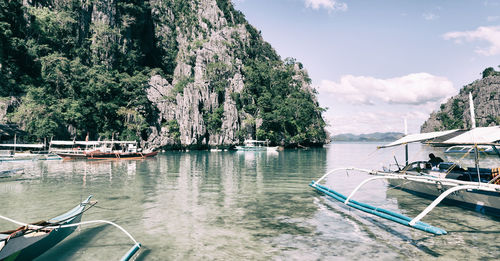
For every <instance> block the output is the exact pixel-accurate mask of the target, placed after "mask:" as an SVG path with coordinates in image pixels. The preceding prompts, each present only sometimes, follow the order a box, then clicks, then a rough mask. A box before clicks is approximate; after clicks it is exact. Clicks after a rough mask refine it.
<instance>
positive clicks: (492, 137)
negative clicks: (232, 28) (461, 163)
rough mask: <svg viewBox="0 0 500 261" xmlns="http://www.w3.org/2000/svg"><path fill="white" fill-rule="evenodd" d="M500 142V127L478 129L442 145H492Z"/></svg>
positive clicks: (446, 141)
mask: <svg viewBox="0 0 500 261" xmlns="http://www.w3.org/2000/svg"><path fill="white" fill-rule="evenodd" d="M499 140H500V126H492V127H478V128H475V129H472V130H470V131H467V132H465V133H463V134H460V135H458V136H456V137H454V138H451V139H449V140H445V141H443V142H441V143H442V144H450V145H452V144H460V145H473V144H492V143H496V142H497V141H499Z"/></svg>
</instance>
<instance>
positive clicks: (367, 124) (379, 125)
mask: <svg viewBox="0 0 500 261" xmlns="http://www.w3.org/2000/svg"><path fill="white" fill-rule="evenodd" d="M325 117H326V120H327V122H329V123H330V125H329V126H327V129H328V131H329V132H330V133H332V134H333V135H337V134H342V133H353V134H368V133H374V132H404V119H405V118H406V119H407V123H408V132H409V133H418V132H420V126H421V125H422V123H423V122H424V121H425V120H427V119H428V118H429V114H428V113H422V112H420V111H417V110H414V111H404V110H398V109H394V110H377V111H353V112H352V113H349V114H329V115H325Z"/></svg>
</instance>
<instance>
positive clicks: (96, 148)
mask: <svg viewBox="0 0 500 261" xmlns="http://www.w3.org/2000/svg"><path fill="white" fill-rule="evenodd" d="M50 144H51V146H50V149H51V151H52V152H54V153H56V154H57V155H58V156H60V157H62V158H63V159H90V160H100V159H144V158H149V157H154V156H156V155H157V154H158V151H152V152H143V151H142V150H141V149H138V148H137V141H114V140H111V141H57V140H55V141H51V143H50ZM54 146H59V148H57V147H54ZM61 147H62V148H61ZM115 147H119V148H120V149H115Z"/></svg>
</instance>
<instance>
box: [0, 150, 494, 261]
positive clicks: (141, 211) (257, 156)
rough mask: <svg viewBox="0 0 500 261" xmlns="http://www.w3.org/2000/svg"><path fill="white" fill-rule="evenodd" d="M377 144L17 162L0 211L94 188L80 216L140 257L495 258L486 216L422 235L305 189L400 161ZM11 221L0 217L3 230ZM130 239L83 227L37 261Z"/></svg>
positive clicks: (401, 204)
mask: <svg viewBox="0 0 500 261" xmlns="http://www.w3.org/2000/svg"><path fill="white" fill-rule="evenodd" d="M376 146H377V144H353V143H346V144H334V145H331V146H328V147H326V148H324V149H311V150H287V151H284V152H276V153H266V152H243V153H240V152H230V151H221V152H208V151H198V152H197V151H193V152H189V153H182V152H167V153H161V154H159V155H158V156H157V157H156V158H152V159H147V160H138V161H114V160H113V161H95V162H90V161H89V162H87V161H45V162H42V161H39V162H30V163H23V164H22V165H21V166H23V167H24V168H25V170H26V172H27V173H28V174H27V176H26V177H25V178H24V179H21V180H14V181H8V182H0V195H1V196H2V203H1V204H0V214H2V215H7V216H10V217H13V218H15V219H19V220H21V221H32V220H40V219H43V218H50V217H52V216H54V215H57V214H60V213H61V212H64V211H65V210H66V209H67V208H70V207H72V206H74V203H75V202H78V201H79V200H80V199H81V198H83V197H86V196H87V195H89V194H93V195H94V197H95V199H97V200H99V204H98V205H97V207H95V208H93V209H91V210H90V211H88V212H87V213H85V215H84V218H83V219H84V220H92V219H107V220H112V221H115V222H117V223H118V224H120V225H122V226H124V227H125V228H126V229H127V230H128V231H129V232H131V233H132V234H133V235H134V236H135V237H136V238H137V239H138V240H139V241H141V243H143V245H144V249H143V250H142V251H143V252H142V254H141V255H140V258H142V260H145V259H147V260H169V259H177V260H179V259H182V260H200V259H210V260H212V259H222V260H233V259H235V258H239V259H257V260H262V259H285V260H289V259H295V260H297V259H301V260H313V259H370V258H375V259H396V258H398V259H399V258H403V259H415V258H416V259H427V258H429V257H443V258H444V259H453V258H455V257H458V258H459V259H460V258H463V257H465V255H466V254H468V255H471V256H475V257H478V258H480V257H485V258H490V257H492V256H494V255H495V254H496V255H497V256H498V254H499V253H498V250H495V249H496V248H495V242H496V241H495V240H494V235H495V234H496V233H495V231H498V230H496V229H495V227H496V225H497V223H496V222H497V221H495V220H493V219H490V218H485V217H483V216H480V215H476V214H474V213H473V212H464V213H465V214H463V213H462V212H459V211H457V209H455V208H453V207H448V206H444V207H439V208H437V209H435V210H434V211H433V212H431V215H429V216H428V217H426V220H424V221H426V222H428V223H431V224H433V225H436V226H440V227H443V228H445V229H447V230H448V231H452V233H450V235H448V236H446V237H429V235H428V234H426V233H423V232H420V231H414V230H411V229H409V228H407V227H403V226H398V225H394V224H392V223H390V222H388V221H385V220H381V219H378V218H375V217H372V216H370V215H368V214H363V213H360V212H359V211H355V210H352V209H350V208H346V207H344V206H342V205H341V204H337V203H336V202H331V201H329V200H328V199H327V198H326V197H324V196H322V195H320V194H317V193H316V192H314V191H313V190H312V189H311V188H309V187H308V186H307V185H308V184H309V182H310V181H311V180H313V179H317V178H318V177H320V176H321V175H322V174H324V173H326V172H327V171H328V170H330V169H332V168H336V167H346V166H357V167H362V168H368V169H377V168H380V167H381V166H382V165H386V164H388V163H393V162H394V158H393V157H394V156H396V157H397V159H398V160H399V161H400V162H403V161H404V158H403V157H404V150H403V149H402V148H397V149H389V150H386V151H380V150H377V149H376ZM410 149H412V151H414V152H420V154H421V155H420V156H419V155H418V153H411V154H410V155H411V158H410V160H412V159H422V158H424V159H425V158H426V157H427V154H428V153H429V151H434V150H433V148H430V149H429V148H427V147H420V146H416V147H413V146H411V147H410ZM434 152H435V153H437V155H442V154H439V151H434ZM4 166H5V167H16V166H17V165H15V164H13V165H9V166H6V165H3V164H2V165H1V167H4ZM364 178H365V176H363V174H360V175H358V174H354V173H350V174H347V173H340V174H338V175H336V176H333V177H332V178H329V179H328V180H327V183H328V185H329V186H332V187H334V188H336V189H338V190H340V191H341V192H344V193H348V192H350V191H351V190H352V189H353V188H354V187H355V186H356V185H357V184H359V182H361V181H362V180H363V179H364ZM356 199H357V200H360V201H364V202H368V203H371V204H374V205H377V206H382V207H384V208H388V209H391V210H395V211H398V212H403V213H405V214H408V215H410V216H414V215H416V213H417V212H418V210H421V209H423V208H424V206H425V205H426V204H427V203H428V201H427V200H422V199H420V198H417V197H413V196H411V195H409V194H406V193H404V192H401V191H397V190H390V189H389V190H388V188H387V184H386V183H384V182H378V181H377V182H373V183H369V184H368V185H367V186H366V187H363V189H362V190H361V191H360V193H359V194H358V195H357V197H356ZM449 213H457V215H450V214H449ZM443 217H444V218H443ZM11 227H12V225H11V224H8V223H5V222H3V221H0V228H11ZM482 231H485V232H484V234H483V232H482ZM471 237H475V238H476V239H477V241H478V242H479V243H478V242H471V240H470V238H471ZM483 241H488V242H483ZM455 246H459V247H460V248H467V251H463V252H460V249H458V248H457V249H455ZM128 247H130V242H129V240H128V238H126V237H125V236H124V235H123V234H122V233H121V232H120V231H117V230H116V229H113V228H110V227H96V228H92V229H82V230H81V231H80V232H77V233H75V234H74V235H72V236H70V237H69V238H68V239H67V240H65V241H64V242H63V243H62V244H61V245H60V247H56V248H53V249H52V250H50V251H49V252H48V253H47V254H46V255H44V256H42V257H41V260H58V259H60V260H64V259H71V260H105V259H116V258H118V257H120V256H121V255H122V254H123V253H124V252H125V251H127V250H128Z"/></svg>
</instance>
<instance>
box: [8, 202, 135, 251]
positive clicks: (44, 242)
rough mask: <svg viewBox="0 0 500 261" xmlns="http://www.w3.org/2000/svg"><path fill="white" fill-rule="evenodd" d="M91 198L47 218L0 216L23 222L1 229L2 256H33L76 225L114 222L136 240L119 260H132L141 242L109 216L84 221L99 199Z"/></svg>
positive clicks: (60, 239) (51, 245)
mask: <svg viewBox="0 0 500 261" xmlns="http://www.w3.org/2000/svg"><path fill="white" fill-rule="evenodd" d="M91 198H92V196H89V197H88V198H87V199H86V200H84V201H82V202H81V203H80V204H78V205H77V206H76V207H74V208H73V209H71V210H70V211H68V212H66V213H64V214H62V215H60V216H57V217H55V218H52V219H50V220H48V221H39V222H35V223H31V224H26V223H22V222H19V221H15V220H13V219H10V218H7V217H4V216H0V218H2V219H4V220H7V221H9V222H12V223H15V224H17V225H19V226H21V227H19V228H17V229H14V230H8V231H3V232H0V260H9V261H13V260H32V259H34V258H36V257H38V256H40V255H41V254H43V253H45V252H46V251H47V250H49V249H50V248H52V247H54V246H55V245H56V244H57V243H59V242H61V241H62V240H63V239H65V238H66V237H68V236H69V235H70V234H71V233H73V231H75V230H76V228H77V226H79V225H85V224H93V223H106V224H110V225H113V226H115V227H118V228H119V229H120V230H122V231H123V232H124V233H125V234H126V235H127V236H129V237H130V238H131V239H132V241H134V243H135V244H134V246H133V247H132V248H131V249H130V250H129V251H128V252H127V253H126V254H125V255H124V256H123V257H122V258H121V259H120V260H123V261H127V260H130V258H132V257H133V256H134V254H135V253H136V252H137V251H138V250H139V249H140V247H141V244H140V243H138V242H137V241H136V240H135V239H134V238H133V237H132V236H131V235H130V234H129V233H128V232H127V231H125V229H123V228H122V227H120V226H118V225H116V224H114V223H113V222H110V221H106V220H92V221H85V222H81V218H82V215H83V213H84V212H85V211H87V210H88V209H89V208H91V207H92V206H94V205H95V204H96V203H97V202H96V201H90V199H91Z"/></svg>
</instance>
